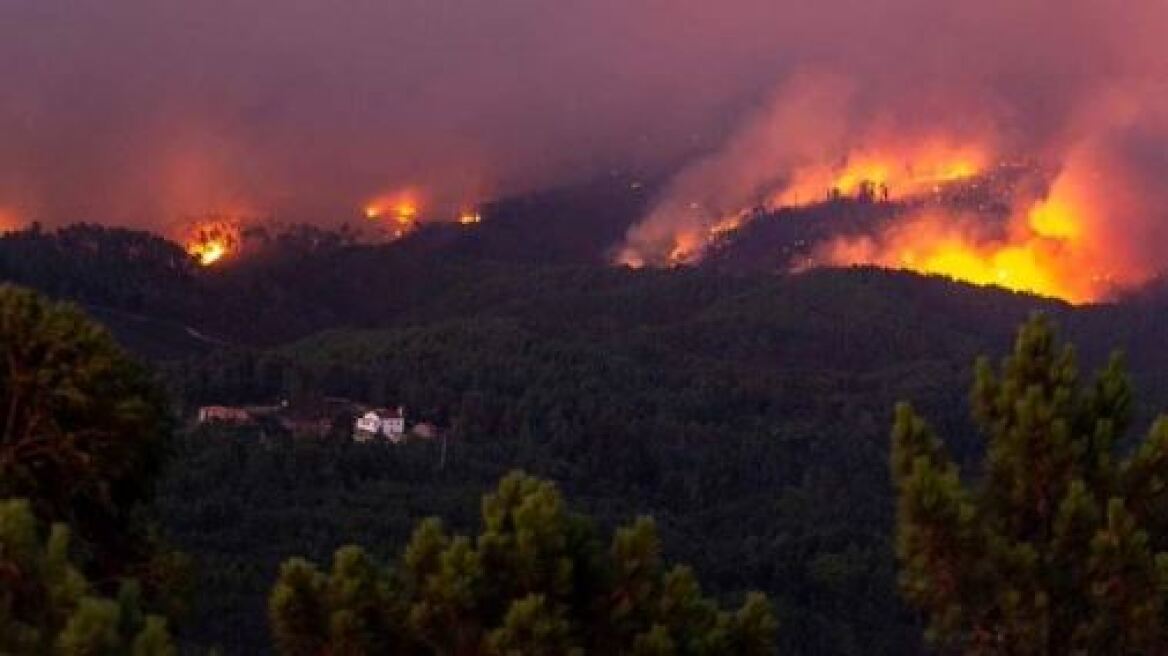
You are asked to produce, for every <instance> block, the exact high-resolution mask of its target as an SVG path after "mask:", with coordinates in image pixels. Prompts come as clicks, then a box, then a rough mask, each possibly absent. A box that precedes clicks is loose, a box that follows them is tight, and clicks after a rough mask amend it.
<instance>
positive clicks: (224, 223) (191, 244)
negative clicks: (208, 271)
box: [184, 218, 242, 266]
mask: <svg viewBox="0 0 1168 656" xmlns="http://www.w3.org/2000/svg"><path fill="white" fill-rule="evenodd" d="M184 244H185V247H186V251H187V253H190V255H191V256H192V257H194V258H195V259H196V260H198V262H199V264H200V265H202V266H213V265H215V264H218V263H219V262H221V261H223V260H224V258H227V257H230V256H232V255H235V254H236V253H237V252H238V251H239V249H240V247H241V245H242V239H241V232H240V225H239V223H238V222H236V221H231V220H228V219H222V218H211V219H207V220H204V221H199V222H197V223H195V224H194V225H193V226H192V227H191V228H190V230H189V232H188V234H187V236H186V238H185V240H184Z"/></svg>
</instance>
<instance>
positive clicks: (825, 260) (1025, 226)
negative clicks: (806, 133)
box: [813, 172, 1143, 303]
mask: <svg viewBox="0 0 1168 656" xmlns="http://www.w3.org/2000/svg"><path fill="white" fill-rule="evenodd" d="M1098 225H1100V222H1099V213H1098V212H1096V211H1094V209H1093V208H1092V205H1091V203H1090V202H1089V199H1088V198H1086V197H1085V196H1084V194H1083V188H1082V187H1081V186H1079V185H1078V184H1077V180H1076V177H1075V174H1074V172H1071V173H1070V174H1068V173H1064V174H1062V175H1060V176H1059V178H1057V179H1056V180H1055V182H1054V184H1053V186H1052V188H1051V190H1050V192H1049V193H1048V195H1047V196H1046V197H1045V198H1042V199H1039V200H1038V201H1031V202H1029V203H1028V204H1020V206H1019V207H1017V208H1016V209H1015V210H1014V215H1013V216H1012V217H1011V218H1010V220H1009V223H1008V224H1007V225H1006V226H1005V230H1004V234H997V235H992V234H991V235H987V234H985V225H984V221H982V222H980V223H979V221H978V218H977V217H961V216H954V215H950V214H946V213H945V212H943V211H941V210H934V211H927V212H925V213H922V214H918V215H915V216H912V217H908V218H905V219H902V220H898V221H896V222H895V223H893V224H891V225H890V226H888V227H887V228H886V229H885V230H883V231H882V232H880V233H879V234H877V235H875V236H866V237H859V238H848V237H843V238H837V239H834V240H831V241H829V242H828V243H827V244H826V245H824V246H823V247H821V248H820V249H819V250H818V252H817V253H816V255H815V257H814V258H813V259H814V260H815V262H816V263H818V264H830V265H855V264H870V265H877V266H883V267H889V268H898V269H907V270H910V271H916V272H919V273H928V274H938V275H943V276H948V277H951V278H953V279H955V280H961V281H964V282H969V283H973V284H977V285H996V286H999V287H1004V288H1006V289H1011V290H1015V291H1022V292H1029V293H1035V294H1040V295H1044V296H1052V297H1057V298H1061V299H1064V300H1067V301H1071V302H1073V303H1082V302H1090V301H1096V300H1100V299H1103V298H1106V297H1107V296H1108V295H1109V294H1111V293H1113V292H1114V291H1115V288H1116V286H1117V285H1123V284H1132V283H1135V282H1138V281H1139V278H1140V277H1141V276H1142V275H1143V274H1142V272H1138V271H1122V270H1121V269H1120V268H1118V265H1117V258H1119V257H1121V256H1117V255H1116V254H1109V253H1107V252H1104V251H1105V250H1106V249H1101V248H1100V245H1099V244H1098V243H1097V241H1098V240H1097V239H1095V238H1093V237H1092V232H1093V230H1092V229H1093V228H1096V227H1097V226H1098ZM1129 279H1130V280H1129Z"/></svg>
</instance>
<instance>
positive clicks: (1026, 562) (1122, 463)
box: [892, 316, 1168, 654]
mask: <svg viewBox="0 0 1168 656" xmlns="http://www.w3.org/2000/svg"><path fill="white" fill-rule="evenodd" d="M970 398H971V405H972V407H973V413H974V417H975V418H976V420H977V423H978V425H979V426H980V428H981V431H982V432H983V434H984V435H985V438H986V447H985V459H984V462H983V464H982V466H981V470H980V472H978V474H979V475H978V476H976V477H974V476H963V475H962V473H961V472H960V471H959V469H958V467H957V465H955V464H954V462H953V461H952V460H951V459H950V458H949V457H948V456H947V455H946V454H945V453H944V451H943V450H942V447H941V443H940V441H939V440H938V439H937V437H936V436H935V435H934V433H933V432H932V431H931V430H930V428H929V427H928V425H927V424H926V423H925V422H924V420H922V419H921V418H920V417H919V416H917V415H916V413H914V411H913V410H912V408H911V407H910V406H908V405H907V404H902V405H901V406H899V407H898V408H897V410H896V419H895V425H894V428H893V432H892V438H893V452H892V474H893V479H894V481H895V484H896V488H897V492H898V507H897V512H898V525H897V545H896V546H897V555H898V556H899V559H900V561H901V565H902V571H901V580H900V584H901V589H902V592H903V593H904V595H905V596H906V598H907V599H908V600H909V601H910V602H911V603H912V604H913V605H915V606H917V607H918V608H920V609H921V610H923V611H924V612H925V614H926V615H927V617H928V634H929V638H930V639H931V640H932V641H933V642H934V643H935V644H937V645H938V646H941V647H943V648H946V649H952V650H956V651H960V652H964V653H971V654H990V653H994V654H997V653H1007V652H1008V653H1016V654H1069V653H1127V654H1133V653H1159V651H1160V650H1161V649H1162V647H1163V640H1164V631H1163V627H1164V622H1165V615H1164V613H1165V608H1166V606H1165V601H1166V599H1165V595H1166V593H1168V554H1166V553H1165V549H1166V548H1168V544H1166V543H1168V532H1166V531H1165V526H1166V525H1165V521H1166V519H1168V516H1166V514H1165V510H1166V509H1168V506H1165V502H1166V498H1165V492H1166V490H1168V486H1166V482H1168V480H1166V478H1165V476H1166V472H1168V469H1166V467H1168V418H1164V417H1162V418H1160V419H1159V420H1157V421H1156V422H1155V424H1154V425H1153V427H1152V429H1151V431H1150V432H1149V434H1148V436H1147V437H1146V438H1145V439H1143V440H1142V441H1140V442H1139V443H1138V444H1136V445H1135V447H1134V450H1131V451H1130V453H1129V452H1128V450H1127V449H1125V448H1123V447H1124V439H1123V438H1124V436H1125V431H1126V429H1127V427H1128V423H1129V412H1130V406H1131V399H1132V393H1131V388H1130V385H1129V383H1128V379H1127V376H1126V374H1125V371H1124V368H1123V364H1122V359H1121V358H1120V357H1119V356H1118V355H1117V356H1113V357H1112V359H1111V360H1110V362H1109V364H1108V365H1107V367H1106V368H1105V369H1103V370H1102V371H1101V372H1100V373H1099V374H1098V375H1097V376H1096V377H1095V379H1094V381H1093V382H1092V383H1091V384H1089V385H1083V384H1081V383H1080V381H1079V376H1078V369H1077V365H1076V359H1075V353H1074V350H1073V349H1072V348H1071V347H1070V346H1069V345H1063V344H1060V343H1059V342H1058V340H1057V339H1056V336H1055V333H1054V330H1053V329H1052V327H1051V325H1050V323H1049V322H1048V321H1047V320H1046V319H1045V318H1043V317H1042V316H1036V317H1034V318H1033V319H1031V320H1030V321H1029V322H1028V323H1027V324H1025V325H1024V326H1023V327H1022V329H1021V330H1020V331H1019V333H1018V337H1017V340H1016V341H1015V343H1014V349H1013V352H1012V353H1011V354H1010V355H1009V356H1008V357H1006V358H1005V360H1004V361H1003V362H1002V364H1001V366H1000V367H999V368H998V369H997V371H995V369H994V368H993V367H992V366H991V364H990V363H989V361H988V360H987V359H984V358H983V359H981V360H979V361H978V363H977V367H976V377H975V382H974V385H973V389H972V392H971V395H970Z"/></svg>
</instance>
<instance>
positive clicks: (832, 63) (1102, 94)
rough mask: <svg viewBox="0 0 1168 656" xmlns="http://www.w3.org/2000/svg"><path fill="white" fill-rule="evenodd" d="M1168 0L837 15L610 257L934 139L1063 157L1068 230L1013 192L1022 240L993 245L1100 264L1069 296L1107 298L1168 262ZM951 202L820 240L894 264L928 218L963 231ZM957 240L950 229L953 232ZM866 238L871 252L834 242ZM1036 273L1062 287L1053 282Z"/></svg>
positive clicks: (973, 152) (637, 253)
mask: <svg viewBox="0 0 1168 656" xmlns="http://www.w3.org/2000/svg"><path fill="white" fill-rule="evenodd" d="M1166 8H1168V5H1165V4H1163V3H1159V2H1152V1H1150V0H1136V1H1134V2H1126V3H1122V4H1114V3H1105V2H1089V1H1077V2H1071V3H1056V2H1038V1H1033V0H1031V1H1023V2H1010V3H1006V2H988V3H987V2H981V3H924V2H909V1H905V2H883V3H871V5H870V6H869V7H868V8H867V10H866V11H864V10H858V13H857V14H856V15H855V16H854V20H851V19H849V18H847V17H843V18H836V19H835V20H834V22H831V23H830V24H831V25H832V26H833V28H834V29H836V30H837V31H838V34H839V36H840V38H839V39H836V40H833V41H831V43H832V45H831V46H827V45H826V43H827V42H825V41H820V40H819V38H820V37H821V36H822V35H823V32H817V31H816V30H815V29H814V28H811V32H812V33H814V36H807V37H805V38H804V39H803V40H802V42H801V43H802V44H803V46H804V47H805V49H803V50H801V52H802V53H803V57H802V59H803V61H804V62H805V64H804V65H803V66H801V67H799V68H797V69H796V70H797V71H799V72H797V73H796V74H794V75H791V76H788V77H787V79H785V80H784V81H783V82H782V83H781V84H780V85H779V86H778V90H777V91H776V92H775V93H774V95H773V96H772V98H771V99H770V101H769V102H767V103H766V104H764V105H763V106H761V107H760V108H759V109H757V110H756V111H755V113H754V114H753V115H752V116H751V117H750V118H749V120H745V121H743V122H742V123H741V127H740V129H739V130H738V131H737V132H736V133H735V134H734V135H732V136H731V137H730V138H729V139H727V141H726V142H725V144H724V145H723V146H722V147H721V148H720V149H718V150H716V151H715V152H714V153H713V154H711V155H709V156H707V157H705V158H704V159H702V160H700V161H698V162H696V163H694V164H692V165H691V166H689V167H688V168H687V169H685V170H683V171H682V172H681V173H680V174H679V175H678V176H676V178H675V179H674V180H673V182H672V183H671V184H670V185H669V187H668V188H667V189H666V191H665V193H664V194H663V195H662V197H661V198H660V199H659V200H658V202H657V204H656V206H655V207H654V209H653V210H652V211H651V212H650V214H649V215H648V216H647V217H645V219H644V220H643V221H642V222H641V223H640V224H639V225H636V226H634V227H633V228H632V229H631V230H630V232H629V235H628V240H627V243H626V244H625V246H624V247H623V249H622V250H621V251H620V252H619V254H618V260H619V261H623V262H626V263H630V264H634V265H636V264H641V263H650V264H663V263H669V262H676V261H679V260H680V261H691V260H692V259H694V258H695V257H700V249H701V247H702V244H703V243H704V242H705V241H706V240H708V239H709V238H710V236H711V235H716V234H717V233H718V230H719V225H721V224H724V223H725V222H726V221H727V216H731V217H733V216H735V215H739V214H740V213H741V212H742V211H743V209H744V208H750V207H753V206H756V205H760V204H761V205H771V206H773V205H775V204H790V203H799V202H806V201H810V200H814V198H809V197H806V193H808V192H809V193H812V194H819V195H818V198H822V197H823V193H824V192H825V191H826V190H827V188H828V187H829V186H831V184H832V183H831V180H832V176H833V175H839V174H840V171H841V169H844V168H846V167H845V166H844V163H850V164H852V165H855V164H856V162H863V161H865V160H872V159H875V158H876V156H880V157H883V158H885V159H887V160H890V161H892V162H896V163H903V164H911V163H916V164H920V162H921V160H922V159H924V160H925V161H928V159H929V157H930V156H934V157H935V158H938V157H937V154H938V153H942V154H946V155H948V156H949V159H950V160H952V161H956V160H961V161H966V162H978V167H979V168H982V167H984V166H987V165H992V164H993V163H994V162H997V161H1018V160H1020V159H1026V160H1033V161H1037V162H1040V163H1041V164H1042V165H1043V166H1044V167H1045V168H1047V169H1049V170H1053V171H1056V172H1057V175H1056V176H1055V178H1054V182H1053V185H1052V188H1051V189H1050V190H1049V194H1050V199H1048V201H1049V202H1050V203H1054V202H1056V201H1057V203H1059V204H1060V208H1059V209H1060V211H1061V210H1063V209H1067V208H1065V207H1062V206H1064V205H1074V207H1073V210H1074V213H1075V216H1074V217H1073V219H1074V221H1075V222H1076V234H1074V235H1050V234H1045V233H1043V232H1042V231H1041V230H1036V229H1033V228H1032V227H1030V226H1028V225H1027V224H1028V221H1029V220H1030V219H1029V218H1028V216H1027V213H1028V211H1029V210H1030V209H1032V208H1027V207H1018V208H1016V211H1017V212H1018V214H1019V216H1018V217H1015V219H1014V224H1015V228H1014V234H1012V235H1011V239H1012V240H1014V241H1009V242H1003V243H1000V244H996V246H997V247H999V248H1004V247H1007V246H1009V247H1011V248H1014V247H1016V246H1018V244H1017V243H1015V242H1016V241H1017V240H1023V241H1025V240H1035V243H1027V244H1024V247H1025V248H1026V249H1027V253H1028V255H1027V257H1030V253H1031V252H1032V251H1033V252H1040V251H1041V252H1043V253H1047V255H1046V256H1044V257H1046V259H1048V260H1049V261H1050V262H1052V263H1054V262H1061V263H1062V265H1063V266H1064V267H1065V268H1067V269H1068V270H1070V269H1072V267H1079V268H1077V271H1078V272H1079V273H1080V275H1082V272H1083V271H1090V272H1091V276H1093V277H1094V278H1096V279H1097V281H1096V282H1095V283H1092V284H1091V285H1088V286H1078V285H1077V286H1075V288H1074V289H1073V291H1072V292H1070V293H1068V294H1066V295H1067V296H1069V297H1074V298H1079V299H1089V298H1099V297H1102V296H1105V295H1106V293H1105V292H1104V289H1105V288H1112V289H1113V288H1116V287H1125V286H1131V285H1134V284H1138V283H1140V282H1142V281H1144V280H1146V279H1147V278H1149V277H1151V276H1153V275H1155V274H1156V273H1158V272H1159V269H1160V268H1161V267H1163V266H1164V265H1163V263H1162V262H1161V261H1160V259H1162V258H1159V257H1158V256H1157V253H1158V252H1162V251H1163V249H1164V248H1165V247H1168V216H1165V214H1166V212H1165V210H1164V209H1163V208H1165V207H1168V204H1166V203H1165V201H1168V198H1165V196H1166V195H1168V194H1166V193H1165V192H1164V191H1163V185H1160V184H1158V183H1157V180H1158V179H1163V176H1164V175H1165V174H1166V173H1168V155H1165V153H1168V120H1166V119H1168V115H1166V114H1165V112H1164V108H1165V107H1166V106H1168V86H1166V85H1165V84H1164V83H1163V82H1162V80H1164V79H1165V77H1164V73H1166V72H1168V67H1166V61H1168V60H1165V58H1164V57H1163V45H1162V44H1163V43H1165V42H1166V41H1165V37H1166V36H1168V21H1165V20H1164V19H1165V18H1166V16H1165V11H1166ZM874 14H875V15H874ZM796 50H799V48H796ZM812 53H814V54H812ZM824 71H827V72H826V73H825V72H824ZM821 173H822V174H823V175H819V174H821ZM918 173H919V170H918ZM898 182H903V181H898ZM799 192H802V193H804V197H802V198H801V197H800V193H799ZM950 218H951V219H952V221H953V222H954V223H955V224H957V225H955V226H944V225H940V224H942V223H944V222H945V221H946V220H947V219H946V218H945V217H937V216H936V215H931V216H929V217H919V216H914V217H910V220H909V221H907V222H905V223H904V224H902V225H897V226H892V228H890V229H889V230H887V231H886V232H885V234H882V235H878V236H877V237H876V238H875V239H868V240H867V242H866V244H865V245H864V248H861V249H857V248H856V246H857V245H856V244H834V245H831V246H830V247H829V248H828V249H826V251H827V252H828V253H833V254H835V257H833V258H829V260H830V261H832V262H834V263H837V264H838V263H848V262H849V261H861V262H873V263H878V264H895V263H896V262H897V259H898V258H899V257H900V254H899V253H896V252H894V250H896V249H897V246H898V245H899V244H903V243H904V242H905V241H906V240H907V239H909V238H910V237H911V235H912V234H915V233H919V232H920V231H921V230H922V229H923V226H928V227H929V232H930V233H931V234H937V235H940V234H946V235H949V234H950V233H954V232H962V231H966V228H964V227H963V226H964V225H966V224H968V221H967V217H950ZM1060 220H1061V219H1060ZM910 228H911V229H910ZM1023 233H1030V234H1023ZM966 237H967V240H973V241H974V242H977V241H978V239H979V238H978V237H977V236H976V235H966ZM955 238H956V237H952V236H947V237H946V248H950V247H954V248H955V247H956V246H954V244H952V243H950V242H952V240H953V239H955ZM1051 238H1056V242H1057V243H1046V242H1049V241H1050V240H1051ZM1037 240H1041V241H1043V242H1044V243H1042V244H1038V243H1037ZM975 245H976V246H977V247H978V249H982V248H983V247H988V246H987V245H986V244H982V243H977V244H975ZM1039 246H1041V248H1039ZM859 252H864V253H867V254H868V255H867V256H866V257H861V258H858V259H856V258H853V259H852V260H849V259H848V258H846V257H842V256H840V254H841V253H843V254H852V255H855V254H856V253H859ZM983 254H985V255H987V257H988V256H991V255H996V254H997V253H996V251H985V253H983ZM821 255H822V253H821ZM991 259H992V257H991ZM1067 263H1070V266H1068V264H1067ZM1044 265H1045V262H1041V261H1040V262H1037V263H1036V264H1035V266H1038V267H1041V266H1044ZM989 268H990V269H991V270H998V269H1002V268H1006V267H1004V266H1003V267H994V266H990V267H989ZM939 272H950V271H946V270H945V269H944V268H941V269H940V271H939ZM998 272H999V273H1001V271H998ZM1041 273H1042V274H1043V275H1046V274H1047V273H1048V272H1047V271H1045V270H1044V271H1041ZM1053 275H1057V272H1056V274H1053ZM986 281H987V282H992V281H993V280H992V279H989V280H986ZM1019 288H1028V287H1026V286H1024V285H1019ZM1039 289H1042V287H1041V286H1040V287H1039ZM1045 289H1046V290H1048V291H1049V290H1056V291H1060V292H1061V291H1065V287H1063V286H1062V285H1061V281H1060V285H1048V286H1046V287H1045Z"/></svg>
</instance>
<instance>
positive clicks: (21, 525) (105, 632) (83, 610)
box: [0, 499, 176, 656]
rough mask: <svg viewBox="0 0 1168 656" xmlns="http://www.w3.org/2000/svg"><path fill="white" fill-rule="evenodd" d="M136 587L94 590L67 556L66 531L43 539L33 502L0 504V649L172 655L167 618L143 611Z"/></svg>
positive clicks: (95, 654) (56, 527) (32, 652)
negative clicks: (105, 593) (108, 594)
mask: <svg viewBox="0 0 1168 656" xmlns="http://www.w3.org/2000/svg"><path fill="white" fill-rule="evenodd" d="M138 597H139V595H138V587H137V585H136V584H134V583H133V582H130V581H126V582H123V584H122V588H121V591H120V592H119V594H118V597H117V598H116V599H110V598H105V597H102V596H100V595H99V594H97V593H96V592H95V591H94V590H93V588H92V586H91V585H90V584H89V582H88V581H86V579H85V577H84V576H83V575H82V574H81V571H80V570H79V569H78V568H77V567H76V566H75V565H74V564H73V562H72V561H71V560H70V558H69V530H68V529H67V528H66V527H65V526H64V525H62V524H56V525H54V526H53V527H52V528H51V530H50V531H49V533H48V535H47V536H43V535H42V534H41V530H40V524H39V522H37V520H36V517H35V516H34V515H33V512H32V509H31V505H30V504H29V503H28V502H27V501H26V500H23V499H10V500H2V501H0V653H3V654H29V655H35V654H60V655H67V654H78V655H81V654H84V655H86V656H91V655H92V656H123V655H124V656H174V654H175V653H176V652H175V649H174V646H173V645H172V644H171V641H170V636H169V633H168V632H167V628H166V620H164V619H162V618H161V617H158V616H156V615H147V614H144V613H143V612H142V610H141V607H140V605H139V601H138Z"/></svg>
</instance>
